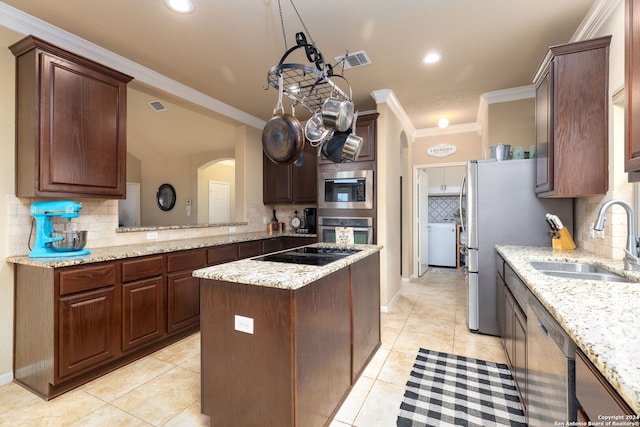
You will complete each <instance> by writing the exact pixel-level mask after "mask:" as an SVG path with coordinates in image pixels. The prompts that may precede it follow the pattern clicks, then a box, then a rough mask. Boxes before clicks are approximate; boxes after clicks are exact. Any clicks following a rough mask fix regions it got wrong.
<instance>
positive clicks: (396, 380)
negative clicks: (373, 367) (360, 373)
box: [378, 349, 419, 387]
mask: <svg viewBox="0 0 640 427" xmlns="http://www.w3.org/2000/svg"><path fill="white" fill-rule="evenodd" d="M418 350H419V349H418ZM418 350H416V351H415V352H413V353H403V352H401V351H392V352H391V353H389V357H387V360H386V361H385V362H384V365H383V366H382V369H381V370H380V374H379V375H378V380H380V381H384V382H387V383H391V384H395V385H399V386H403V387H404V386H405V385H406V384H407V379H408V378H409V374H411V369H412V368H413V364H414V362H415V360H416V355H417V354H418Z"/></svg>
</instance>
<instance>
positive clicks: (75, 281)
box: [59, 264, 116, 295]
mask: <svg viewBox="0 0 640 427" xmlns="http://www.w3.org/2000/svg"><path fill="white" fill-rule="evenodd" d="M59 280H60V282H59V283H60V295H67V294H72V293H75V292H82V291H88V290H90V289H97V288H101V287H103V286H109V285H114V284H115V283H116V269H115V264H106V265H100V266H97V267H83V268H81V269H74V270H69V271H64V270H63V271H61V272H60V276H59Z"/></svg>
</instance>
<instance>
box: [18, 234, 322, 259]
mask: <svg viewBox="0 0 640 427" xmlns="http://www.w3.org/2000/svg"><path fill="white" fill-rule="evenodd" d="M285 236H288V237H316V235H314V234H297V233H292V232H291V233H288V232H285V233H273V234H269V233H267V232H266V231H265V232H254V233H238V234H225V235H221V236H211V237H203V238H195V239H182V240H168V241H162V242H155V241H149V242H147V243H140V244H136V245H123V246H108V247H103V248H89V249H91V253H90V254H89V255H85V256H79V257H60V258H29V257H28V256H26V255H25V256H14V257H8V258H7V259H6V261H7V262H10V263H13V264H24V265H33V266H37V267H44V268H59V267H69V266H72V265H81V264H91V263H95V262H103V261H113V260H118V259H125V258H133V257H139V256H145V255H154V254H161V253H168V252H175V251H182V250H188V249H199V248H206V247H210V246H219V245H226V244H229V243H240V242H249V241H253V240H264V239H269V238H274V237H285Z"/></svg>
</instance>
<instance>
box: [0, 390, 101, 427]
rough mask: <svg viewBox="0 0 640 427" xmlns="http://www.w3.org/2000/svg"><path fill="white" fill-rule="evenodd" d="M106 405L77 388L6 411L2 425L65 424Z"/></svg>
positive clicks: (1, 420) (0, 419) (39, 425)
mask: <svg viewBox="0 0 640 427" xmlns="http://www.w3.org/2000/svg"><path fill="white" fill-rule="evenodd" d="M104 405H105V402H104V401H102V400H100V399H98V398H96V397H94V396H91V395H90V394H88V393H85V392H84V391H82V390H80V389H76V390H72V391H69V392H67V393H65V394H63V395H62V396H58V397H56V398H55V399H52V400H49V401H44V400H42V399H38V401H35V402H30V403H29V404H27V405H26V406H22V407H20V408H17V409H15V410H12V411H6V412H4V413H3V414H2V415H1V416H0V426H12V427H13V426H38V427H44V426H63V425H65V424H69V423H73V422H75V421H76V420H78V419H80V418H82V417H83V416H85V415H86V414H87V413H89V412H92V411H94V410H95V409H98V408H100V407H102V406H104Z"/></svg>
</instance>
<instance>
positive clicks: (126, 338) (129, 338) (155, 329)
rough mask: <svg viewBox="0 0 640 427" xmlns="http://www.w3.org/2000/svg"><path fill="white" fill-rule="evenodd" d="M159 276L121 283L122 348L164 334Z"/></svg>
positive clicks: (132, 346) (133, 345) (124, 348)
mask: <svg viewBox="0 0 640 427" xmlns="http://www.w3.org/2000/svg"><path fill="white" fill-rule="evenodd" d="M162 288H163V286H162V277H156V278H153V279H147V280H142V281H139V282H133V283H126V284H124V285H122V349H123V350H124V351H126V350H131V349H132V348H136V347H138V346H140V345H142V344H145V343H148V342H150V341H154V340H156V339H159V338H161V337H162V336H163V335H164V330H165V328H164V314H163V313H164V299H163V292H162Z"/></svg>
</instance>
